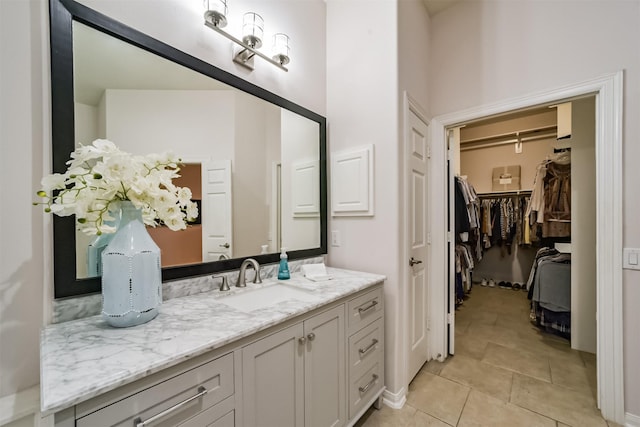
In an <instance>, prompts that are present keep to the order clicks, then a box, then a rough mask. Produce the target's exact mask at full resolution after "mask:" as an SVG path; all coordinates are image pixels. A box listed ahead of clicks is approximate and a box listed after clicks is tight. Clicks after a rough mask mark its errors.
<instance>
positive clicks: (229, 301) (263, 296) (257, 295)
mask: <svg viewBox="0 0 640 427" xmlns="http://www.w3.org/2000/svg"><path fill="white" fill-rule="evenodd" d="M289 300H297V301H305V302H314V301H319V300H320V298H319V297H318V296H316V295H313V294H311V293H309V292H307V291H303V290H300V289H296V288H294V287H291V286H287V285H281V284H276V285H272V286H267V287H264V288H259V289H254V290H246V291H244V292H241V293H238V294H235V295H229V296H223V297H220V298H219V299H218V301H219V302H221V303H223V304H226V305H228V306H231V307H233V308H235V309H237V310H240V311H245V312H250V311H254V310H258V309H261V308H265V307H269V306H272V305H275V304H278V303H280V302H284V301H289Z"/></svg>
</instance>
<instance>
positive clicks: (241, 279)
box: [236, 258, 262, 288]
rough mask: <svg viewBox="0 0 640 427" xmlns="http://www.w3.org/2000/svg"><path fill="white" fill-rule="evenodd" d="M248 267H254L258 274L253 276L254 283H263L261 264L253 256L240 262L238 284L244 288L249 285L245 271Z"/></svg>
mask: <svg viewBox="0 0 640 427" xmlns="http://www.w3.org/2000/svg"><path fill="white" fill-rule="evenodd" d="M247 267H253V269H254V270H255V271H256V275H255V277H254V278H253V283H262V279H261V278H260V264H258V261H256V260H255V259H253V258H247V259H245V260H244V261H242V264H240V273H239V274H238V281H237V282H236V286H237V287H239V288H244V287H245V286H247V279H246V277H245V272H246V271H247Z"/></svg>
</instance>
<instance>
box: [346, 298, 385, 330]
mask: <svg viewBox="0 0 640 427" xmlns="http://www.w3.org/2000/svg"><path fill="white" fill-rule="evenodd" d="M382 309H383V299H382V288H378V289H374V290H372V291H370V292H367V293H366V294H364V295H360V296H359V297H357V298H354V299H352V300H351V301H349V302H348V303H347V311H348V315H349V331H350V333H353V332H355V331H357V330H358V329H360V328H362V327H363V326H364V325H366V324H367V323H369V322H371V321H372V320H375V319H376V318H377V317H379V316H380V315H381V313H382Z"/></svg>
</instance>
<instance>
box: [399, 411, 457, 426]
mask: <svg viewBox="0 0 640 427" xmlns="http://www.w3.org/2000/svg"><path fill="white" fill-rule="evenodd" d="M407 427H451V425H450V424H447V423H444V422H442V421H440V420H439V419H437V418H434V417H432V416H431V415H429V414H425V413H424V412H422V411H416V414H415V415H414V416H413V419H412V420H411V421H410V422H409V424H407Z"/></svg>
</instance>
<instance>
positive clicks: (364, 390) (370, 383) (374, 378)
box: [358, 374, 378, 393]
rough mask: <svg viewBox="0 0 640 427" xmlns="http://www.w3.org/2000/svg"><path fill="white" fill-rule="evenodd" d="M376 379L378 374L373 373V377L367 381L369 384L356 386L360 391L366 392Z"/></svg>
mask: <svg viewBox="0 0 640 427" xmlns="http://www.w3.org/2000/svg"><path fill="white" fill-rule="evenodd" d="M377 380H378V375H376V374H373V378H371V381H369V384H367V385H366V386H364V387H358V390H360V393H366V392H367V391H368V390H369V389H370V388H371V386H372V385H374V384H375V383H376V381H377Z"/></svg>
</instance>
